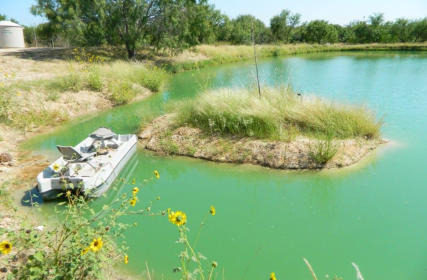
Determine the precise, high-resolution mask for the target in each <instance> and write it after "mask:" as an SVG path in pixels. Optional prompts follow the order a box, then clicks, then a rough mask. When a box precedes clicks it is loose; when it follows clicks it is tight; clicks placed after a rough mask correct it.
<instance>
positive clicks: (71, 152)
mask: <svg viewBox="0 0 427 280" xmlns="http://www.w3.org/2000/svg"><path fill="white" fill-rule="evenodd" d="M56 147H57V148H58V151H59V152H60V153H61V154H62V157H63V159H64V160H65V161H67V162H82V161H87V160H88V159H89V158H91V157H93V156H94V155H95V154H96V153H87V154H82V153H80V152H79V151H77V150H76V149H75V148H74V147H72V146H59V145H58V146H56Z"/></svg>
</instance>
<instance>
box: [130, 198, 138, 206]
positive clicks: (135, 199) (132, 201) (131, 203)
mask: <svg viewBox="0 0 427 280" xmlns="http://www.w3.org/2000/svg"><path fill="white" fill-rule="evenodd" d="M136 201H137V198H136V197H133V198H132V199H131V200H129V204H130V205H131V206H132V207H135V205H136Z"/></svg>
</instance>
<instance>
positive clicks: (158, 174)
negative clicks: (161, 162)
mask: <svg viewBox="0 0 427 280" xmlns="http://www.w3.org/2000/svg"><path fill="white" fill-rule="evenodd" d="M154 176H156V178H157V179H160V173H159V171H157V170H154Z"/></svg>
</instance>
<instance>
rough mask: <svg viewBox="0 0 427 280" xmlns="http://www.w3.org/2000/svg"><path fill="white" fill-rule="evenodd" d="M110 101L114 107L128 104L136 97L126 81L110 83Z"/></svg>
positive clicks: (130, 85)
mask: <svg viewBox="0 0 427 280" xmlns="http://www.w3.org/2000/svg"><path fill="white" fill-rule="evenodd" d="M109 92H110V100H111V102H113V104H114V105H121V104H126V103H129V102H130V101H131V100H132V99H133V98H135V96H136V92H135V90H134V89H133V88H132V84H131V83H129V82H127V81H120V82H110V85H109Z"/></svg>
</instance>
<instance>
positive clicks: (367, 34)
mask: <svg viewBox="0 0 427 280" xmlns="http://www.w3.org/2000/svg"><path fill="white" fill-rule="evenodd" d="M349 28H351V30H352V31H353V33H354V37H353V38H352V41H351V43H361V44H364V43H370V42H373V40H374V35H373V32H372V29H371V28H370V26H369V25H368V24H367V23H366V22H365V21H358V22H354V23H352V24H350V27H349Z"/></svg>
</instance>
